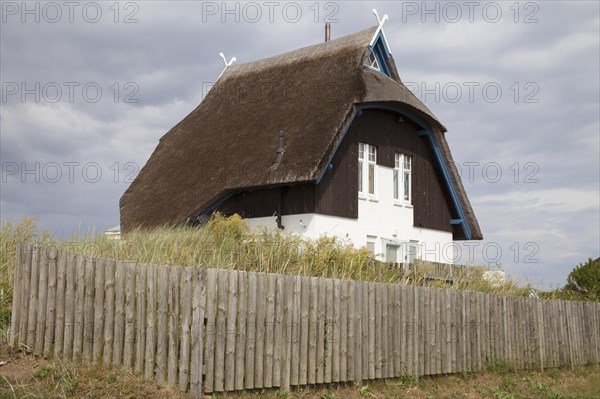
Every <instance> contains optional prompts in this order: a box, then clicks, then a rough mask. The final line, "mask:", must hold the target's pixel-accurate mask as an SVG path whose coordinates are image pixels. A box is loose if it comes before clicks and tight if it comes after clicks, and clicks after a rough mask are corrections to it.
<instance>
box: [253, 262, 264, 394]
mask: <svg viewBox="0 0 600 399" xmlns="http://www.w3.org/2000/svg"><path fill="white" fill-rule="evenodd" d="M265 288H266V275H265V274H264V273H257V275H256V323H255V326H256V328H255V335H254V337H255V338H254V339H255V342H256V343H255V345H254V350H255V352H254V387H255V388H262V387H263V386H264V385H263V384H264V381H263V378H264V373H263V371H264V359H265V302H266V297H265Z"/></svg>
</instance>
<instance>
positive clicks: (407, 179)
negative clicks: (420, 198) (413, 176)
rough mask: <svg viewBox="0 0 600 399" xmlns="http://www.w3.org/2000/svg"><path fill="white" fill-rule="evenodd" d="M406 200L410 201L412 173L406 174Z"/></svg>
mask: <svg viewBox="0 0 600 399" xmlns="http://www.w3.org/2000/svg"><path fill="white" fill-rule="evenodd" d="M404 200H405V201H410V173H406V172H404Z"/></svg>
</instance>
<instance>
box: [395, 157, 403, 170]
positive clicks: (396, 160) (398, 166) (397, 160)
mask: <svg viewBox="0 0 600 399" xmlns="http://www.w3.org/2000/svg"><path fill="white" fill-rule="evenodd" d="M401 156H402V155H400V154H395V162H394V167H395V168H397V169H399V168H400V157H401Z"/></svg>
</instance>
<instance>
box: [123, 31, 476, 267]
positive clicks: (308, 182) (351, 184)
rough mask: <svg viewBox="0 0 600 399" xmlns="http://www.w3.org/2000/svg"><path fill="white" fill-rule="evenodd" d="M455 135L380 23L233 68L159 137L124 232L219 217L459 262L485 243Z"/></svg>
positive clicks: (386, 253) (129, 194) (126, 209)
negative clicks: (404, 68) (468, 243)
mask: <svg viewBox="0 0 600 399" xmlns="http://www.w3.org/2000/svg"><path fill="white" fill-rule="evenodd" d="M445 132H446V128H445V127H444V126H443V125H442V123H441V122H440V121H439V120H438V119H437V118H436V117H435V116H434V115H433V114H432V112H431V111H430V110H429V109H428V108H427V107H426V106H425V105H424V104H423V103H422V102H421V101H419V99H417V98H416V97H415V96H414V95H413V94H412V93H411V92H410V91H409V90H408V89H407V88H406V86H404V85H403V83H402V81H401V79H400V76H399V75H398V71H397V69H396V65H395V62H394V59H393V57H392V55H391V53H390V50H389V47H388V43H387V41H386V37H385V34H384V32H383V30H382V25H381V24H380V25H379V26H378V27H373V28H370V29H367V30H364V31H361V32H358V33H355V34H352V35H349V36H345V37H342V38H339V39H336V40H331V41H326V42H324V43H321V44H317V45H313V46H310V47H306V48H301V49H299V50H295V51H292V52H289V53H285V54H282V55H279V56H275V57H272V58H267V59H263V60H258V61H255V62H250V63H246V64H240V65H233V66H230V67H228V68H227V69H226V70H225V72H224V73H223V74H222V75H221V77H220V78H219V79H218V81H217V82H216V83H215V85H214V86H213V87H212V89H211V90H210V92H209V93H208V94H207V96H206V97H205V99H204V100H203V101H202V103H201V104H200V105H199V106H198V107H197V108H196V109H194V110H193V111H192V112H191V113H190V114H189V115H188V116H186V117H185V118H184V119H183V120H182V121H181V122H179V123H178V124H177V125H176V126H175V127H173V128H172V129H171V130H170V131H169V132H168V133H167V134H165V135H164V136H163V137H162V138H161V139H160V142H159V144H158V146H157V147H156V149H155V150H154V153H153V154H152V155H151V157H150V159H149V160H148V162H147V163H146V165H145V166H144V167H143V168H142V170H141V171H140V173H139V175H138V176H137V178H136V179H135V181H134V182H133V183H132V184H131V185H130V187H129V188H128V189H127V191H126V192H125V193H124V194H123V196H122V198H121V201H120V208H121V228H122V229H123V231H124V232H125V233H126V232H127V231H128V230H131V229H132V228H136V227H141V228H151V227H155V226H160V225H174V224H184V223H199V222H201V221H202V220H203V219H205V218H207V217H208V216H210V215H211V214H212V213H213V212H216V211H218V212H221V213H223V214H234V213H237V214H239V215H241V216H242V217H244V218H245V219H246V220H247V223H248V225H249V226H250V227H252V228H254V227H256V226H266V227H267V228H272V229H282V230H284V231H285V232H292V233H297V234H301V235H303V236H306V237H312V238H315V237H319V236H321V235H325V234H326V235H330V236H336V237H339V238H341V239H342V240H345V241H347V242H349V243H353V244H354V245H355V246H357V247H360V246H366V247H367V248H369V249H370V250H371V251H372V252H373V253H375V254H378V256H379V257H380V258H381V259H382V260H386V261H389V262H412V260H413V259H414V258H415V257H417V258H423V259H427V260H432V261H446V262H448V261H449V259H448V258H451V257H452V256H453V255H452V254H453V251H454V250H455V245H454V244H453V242H454V241H455V240H478V239H482V238H483V237H482V234H481V230H480V228H479V224H478V222H477V219H476V217H475V214H474V213H473V209H472V208H471V204H470V203H469V199H468V198H467V195H466V193H465V190H464V187H463V185H462V182H461V179H460V176H459V174H458V172H457V169H456V167H455V165H454V162H453V160H452V155H451V154H450V149H449V147H448V143H447V141H446V138H445ZM442 256H443V257H444V258H442Z"/></svg>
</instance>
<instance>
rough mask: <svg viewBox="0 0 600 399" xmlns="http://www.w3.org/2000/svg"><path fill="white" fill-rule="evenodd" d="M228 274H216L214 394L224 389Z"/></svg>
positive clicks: (219, 272)
mask: <svg viewBox="0 0 600 399" xmlns="http://www.w3.org/2000/svg"><path fill="white" fill-rule="evenodd" d="M228 286H229V272H228V271H227V270H219V271H218V273H217V298H218V299H217V335H216V337H215V385H214V391H215V392H223V390H224V389H225V339H226V337H227V293H228V289H229V287H228Z"/></svg>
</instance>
